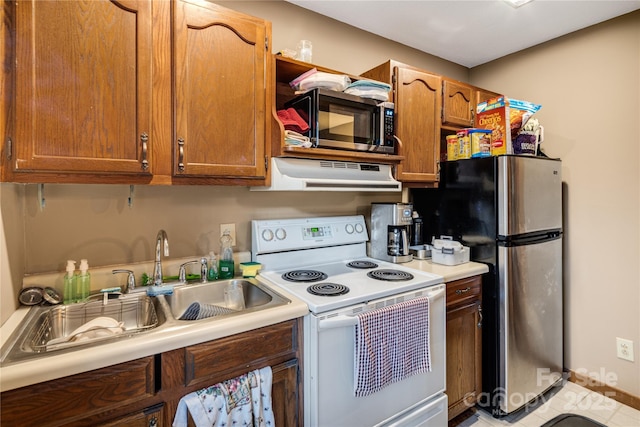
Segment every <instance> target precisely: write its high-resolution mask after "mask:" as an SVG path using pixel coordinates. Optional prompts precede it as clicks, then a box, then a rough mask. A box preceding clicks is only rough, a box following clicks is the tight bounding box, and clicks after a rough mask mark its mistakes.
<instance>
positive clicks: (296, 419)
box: [271, 359, 302, 427]
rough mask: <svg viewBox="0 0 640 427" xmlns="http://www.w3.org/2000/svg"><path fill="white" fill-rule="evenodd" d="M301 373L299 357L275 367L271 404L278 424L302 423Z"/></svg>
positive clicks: (289, 426)
mask: <svg viewBox="0 0 640 427" xmlns="http://www.w3.org/2000/svg"><path fill="white" fill-rule="evenodd" d="M300 375H301V373H300V365H299V364H298V360H297V359H293V360H289V361H288V362H285V363H282V364H280V365H277V366H274V367H273V382H272V385H271V406H272V407H273V417H274V419H275V422H276V425H277V426H283V427H297V426H299V425H301V424H302V421H301V420H302V407H301V406H302V405H300V402H301V400H300V399H301V397H302V396H301V384H300V383H299V380H300Z"/></svg>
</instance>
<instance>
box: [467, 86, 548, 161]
mask: <svg viewBox="0 0 640 427" xmlns="http://www.w3.org/2000/svg"><path fill="white" fill-rule="evenodd" d="M540 108H541V105H539V104H534V103H532V102H528V101H520V100H517V99H509V98H507V97H505V96H500V97H498V98H491V99H489V100H488V101H485V102H481V103H480V104H478V108H477V114H476V126H477V127H479V128H482V129H488V130H491V154H492V155H494V156H499V155H501V154H520V153H517V152H515V151H514V147H513V143H512V141H513V140H514V139H515V138H516V137H517V136H518V134H519V133H520V131H521V130H522V128H523V127H524V125H525V124H526V123H527V121H528V120H529V118H531V116H532V115H533V114H535V113H536V112H537V111H538V110H539V109H540Z"/></svg>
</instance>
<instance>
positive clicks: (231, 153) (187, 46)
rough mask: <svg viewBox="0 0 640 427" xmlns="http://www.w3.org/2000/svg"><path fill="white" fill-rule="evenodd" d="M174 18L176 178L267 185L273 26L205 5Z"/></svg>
mask: <svg viewBox="0 0 640 427" xmlns="http://www.w3.org/2000/svg"><path fill="white" fill-rule="evenodd" d="M174 16H175V28H174V35H175V37H174V41H175V58H174V70H175V88H174V93H175V99H174V102H175V104H174V106H175V117H176V134H175V141H174V166H173V168H174V175H181V176H218V177H229V178H233V177H239V178H242V177H258V178H263V177H264V176H265V170H266V164H265V163H266V159H265V143H266V111H268V109H267V105H266V51H267V47H266V34H267V24H266V23H265V21H261V20H257V19H255V20H252V19H250V17H247V16H245V15H240V14H238V13H236V12H234V11H231V10H228V9H225V8H222V7H219V6H217V5H214V4H212V3H208V2H204V1H203V2H199V3H198V4H196V2H187V1H177V2H176V3H175V14H174Z"/></svg>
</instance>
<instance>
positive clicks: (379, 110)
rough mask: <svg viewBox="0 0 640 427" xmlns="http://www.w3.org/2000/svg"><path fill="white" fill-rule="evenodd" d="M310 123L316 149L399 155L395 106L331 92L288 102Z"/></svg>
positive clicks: (310, 93)
mask: <svg viewBox="0 0 640 427" xmlns="http://www.w3.org/2000/svg"><path fill="white" fill-rule="evenodd" d="M285 107H286V108H293V109H294V110H296V112H297V113H298V115H299V116H300V117H301V118H302V119H303V120H304V121H305V122H306V123H307V125H308V126H309V130H308V131H307V132H305V133H304V135H306V136H308V137H309V138H310V139H311V143H312V144H313V146H314V147H324V148H338V149H342V150H355V151H376V152H380V153H391V154H393V153H395V145H396V143H395V136H394V133H395V132H394V122H393V121H394V104H393V103H392V102H382V103H381V102H380V101H376V100H374V99H370V98H362V97H359V96H356V95H350V94H348V93H344V92H337V91H334V90H328V89H312V90H310V91H308V92H306V93H304V94H302V95H299V96H298V97H296V98H294V99H292V100H291V101H289V102H287V103H285Z"/></svg>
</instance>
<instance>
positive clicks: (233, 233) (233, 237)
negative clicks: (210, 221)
mask: <svg viewBox="0 0 640 427" xmlns="http://www.w3.org/2000/svg"><path fill="white" fill-rule="evenodd" d="M227 230H229V234H230V235H231V246H235V245H236V225H235V224H220V236H222V235H223V234H224V232H225V231H227Z"/></svg>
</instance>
